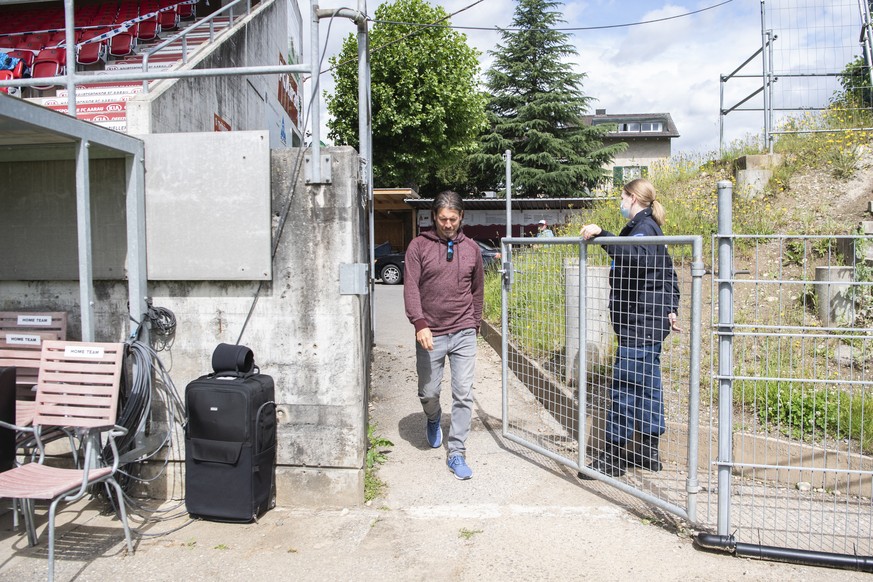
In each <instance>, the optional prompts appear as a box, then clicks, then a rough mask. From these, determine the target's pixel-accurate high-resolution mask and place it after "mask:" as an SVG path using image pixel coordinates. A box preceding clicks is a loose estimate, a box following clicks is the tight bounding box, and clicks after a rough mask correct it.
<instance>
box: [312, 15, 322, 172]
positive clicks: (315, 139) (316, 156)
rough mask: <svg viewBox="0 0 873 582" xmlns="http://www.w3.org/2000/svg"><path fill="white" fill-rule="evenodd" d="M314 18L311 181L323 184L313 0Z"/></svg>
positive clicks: (314, 23) (314, 25)
mask: <svg viewBox="0 0 873 582" xmlns="http://www.w3.org/2000/svg"><path fill="white" fill-rule="evenodd" d="M311 9H312V18H311V20H310V28H309V35H310V39H309V41H310V42H309V48H310V51H311V55H310V58H311V59H312V63H311V67H310V79H311V81H312V97H310V99H309V118H310V119H311V120H312V162H311V164H312V167H311V168H310V170H311V173H310V176H311V180H310V181H311V183H313V184H321V129H320V126H321V111H320V105H319V104H320V102H321V100H320V99H319V98H318V91H319V79H320V77H321V71H320V68H321V59H320V58H319V48H318V20H319V17H318V4H317V3H316V1H315V0H313V1H312V8H311Z"/></svg>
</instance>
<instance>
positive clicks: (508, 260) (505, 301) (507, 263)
mask: <svg viewBox="0 0 873 582" xmlns="http://www.w3.org/2000/svg"><path fill="white" fill-rule="evenodd" d="M503 157H504V159H505V160H506V238H510V237H512V194H511V193H512V152H511V151H509V150H506V152H505V153H504V154H503ZM510 248H511V246H510V245H509V244H506V243H501V249H500V251H501V254H502V256H503V286H502V289H501V292H500V297H501V300H502V304H501V305H502V308H501V310H500V331H501V333H500V338H501V339H500V355H501V360H502V363H501V372H502V376H503V380H502V382H501V384H502V386H503V408H502V414H503V435H504V436H506V435H507V434H509V309H508V305H509V289H510V288H511V286H512V257H511V256H510V250H509V249H510Z"/></svg>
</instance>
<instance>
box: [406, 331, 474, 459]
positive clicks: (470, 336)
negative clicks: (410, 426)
mask: <svg viewBox="0 0 873 582" xmlns="http://www.w3.org/2000/svg"><path fill="white" fill-rule="evenodd" d="M446 356H448V358H449V366H450V367H451V374H452V424H451V427H450V429H449V438H448V439H447V441H446V443H447V444H446V446H447V447H448V450H449V453H448V456H450V457H451V456H452V455H461V456H464V453H465V451H466V447H465V446H464V443H465V442H466V441H467V435H469V434H470V422H471V421H472V418H473V376H474V375H475V371H476V330H475V329H464V330H461V331H459V332H455V333H450V334H448V335H440V336H435V337H434V338H433V350H431V351H427V350H425V349H424V348H422V347H421V346H420V345H419V344H418V342H416V343H415V367H416V370H417V371H418V398H419V400H421V407H422V408H423V409H424V414H425V416H427V419H428V420H431V421H433V420H436V419H438V418H440V415H441V414H442V408H441V407H440V388H441V384H442V381H443V369H444V368H445V364H446Z"/></svg>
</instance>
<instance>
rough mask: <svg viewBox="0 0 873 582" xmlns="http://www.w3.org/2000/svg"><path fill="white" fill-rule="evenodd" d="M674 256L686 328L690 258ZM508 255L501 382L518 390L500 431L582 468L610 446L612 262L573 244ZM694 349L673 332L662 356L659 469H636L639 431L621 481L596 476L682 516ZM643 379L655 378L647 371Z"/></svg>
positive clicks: (522, 244) (508, 396)
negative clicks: (509, 275)
mask: <svg viewBox="0 0 873 582" xmlns="http://www.w3.org/2000/svg"><path fill="white" fill-rule="evenodd" d="M625 238H626V237H625ZM644 238H646V239H651V238H654V237H644ZM639 240H642V239H639ZM507 241H508V242H507ZM650 242H651V244H655V243H654V242H653V241H650ZM659 244H661V245H662V246H663V244H664V243H663V242H661V243H659ZM670 253H671V255H672V256H673V259H674V261H675V270H676V273H677V277H678V279H677V283H678V290H679V296H680V303H679V309H678V310H679V314H680V318H683V317H684V318H685V319H684V324H685V329H686V330H687V329H688V328H689V323H688V321H689V317H690V315H689V314H690V313H691V308H690V306H691V303H692V297H691V295H692V293H691V289H692V285H691V275H690V268H689V265H690V259H689V257H690V255H691V253H690V252H689V249H688V247H687V246H682V245H677V246H676V247H675V248H673V247H672V246H671V247H670ZM504 256H506V257H507V258H509V260H510V264H511V270H512V281H511V285H509V286H508V287H507V288H506V289H505V291H504V301H503V329H504V334H503V340H504V350H505V356H506V357H505V358H504V362H503V364H504V378H505V379H506V380H507V382H509V383H512V384H514V385H516V386H517V387H518V388H520V389H518V390H505V391H504V432H505V434H506V436H507V437H508V438H510V439H512V440H514V441H516V442H519V443H521V444H523V445H525V446H529V447H530V448H532V449H534V450H536V451H538V452H540V453H542V454H545V455H547V456H549V457H551V458H553V459H555V460H557V461H558V462H561V463H563V464H565V465H567V466H570V467H572V468H573V469H575V470H580V468H582V467H585V466H588V465H590V464H591V463H592V462H593V461H595V460H596V459H597V458H598V456H599V454H600V453H601V452H602V451H604V450H605V448H606V444H607V443H606V440H605V439H606V437H605V434H606V425H607V419H608V416H609V414H610V411H611V410H612V400H613V397H614V396H615V393H614V392H613V390H612V388H613V375H614V374H613V368H614V363H615V357H616V347H617V340H616V335H615V332H614V329H613V322H612V321H611V317H610V310H609V304H610V293H611V285H610V276H609V274H610V269H611V260H610V259H609V257H608V256H607V254H606V253H605V252H604V250H603V249H602V248H601V247H600V245H598V244H594V243H587V244H586V243H585V242H583V241H581V240H575V239H572V240H571V239H546V240H544V239H506V240H505V241H504ZM698 302H699V298H698ZM651 307H653V308H654V307H655V306H651ZM580 314H581V315H582V316H580ZM690 345H691V342H690V341H689V334H688V333H687V332H686V333H671V334H670V335H669V336H667V338H666V339H665V340H664V341H663V343H662V350H661V353H660V356H659V363H660V372H661V392H662V395H663V398H662V401H663V417H664V419H665V427H666V432H664V434H663V435H662V436H660V444H659V451H660V458H661V461H662V463H663V468H662V469H661V470H659V471H653V470H651V468H652V467H649V469H644V468H641V467H638V466H635V461H636V460H637V455H638V453H639V446H640V440H641V437H640V434H639V431H637V432H636V433H635V436H631V438H630V439H628V440H627V442H625V443H624V446H623V447H622V451H621V457H622V459H623V461H622V462H623V463H624V464H625V465H626V472H625V473H624V474H623V475H621V476H616V478H614V479H612V478H609V477H608V476H604V475H602V474H596V475H591V476H593V477H595V478H601V479H603V480H607V481H608V482H610V483H611V484H613V485H615V486H616V487H618V488H619V489H622V490H624V491H625V492H628V493H631V494H633V495H636V496H638V497H641V498H643V499H645V500H647V501H650V502H652V503H654V504H656V505H658V506H660V507H662V508H664V509H667V510H668V511H672V512H674V513H676V514H678V515H680V516H683V517H687V508H688V499H687V496H688V494H687V492H686V489H687V485H688V480H689V473H688V457H689V454H688V451H689V445H688V443H689V440H690V438H691V437H692V436H693V438H694V439H695V443H696V439H697V436H698V429H697V427H696V426H695V427H694V429H693V435H692V430H691V429H690V428H689V385H690V382H689V378H690V356H691V348H690ZM641 373H649V374H651V373H652V370H651V367H650V368H649V369H648V370H647V371H646V372H641ZM582 380H584V381H582ZM633 406H634V405H633V404H632V405H631V407H633ZM638 408H639V407H638V406H637V408H636V409H634V412H633V413H630V416H633V415H635V416H636V425H637V428H640V427H641V426H642V424H643V421H642V417H643V416H644V415H643V413H642V411H640V410H639V409H638ZM580 411H581V412H582V414H580ZM633 423H634V420H631V424H633ZM631 432H634V431H633V427H631ZM580 443H581V444H580ZM694 450H696V448H695V449H694ZM695 462H696V458H695ZM587 473H592V472H591V471H587ZM695 476H696V475H695Z"/></svg>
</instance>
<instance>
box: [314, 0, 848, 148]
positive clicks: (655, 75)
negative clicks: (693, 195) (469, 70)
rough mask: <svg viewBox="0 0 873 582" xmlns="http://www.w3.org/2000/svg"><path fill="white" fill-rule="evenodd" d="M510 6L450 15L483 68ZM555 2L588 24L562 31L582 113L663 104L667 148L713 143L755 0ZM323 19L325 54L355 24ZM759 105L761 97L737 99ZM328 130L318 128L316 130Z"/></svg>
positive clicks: (757, 40) (746, 83)
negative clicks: (588, 105) (570, 48)
mask: <svg viewBox="0 0 873 582" xmlns="http://www.w3.org/2000/svg"><path fill="white" fill-rule="evenodd" d="M299 1H300V2H301V12H302V13H303V15H304V36H305V37H306V39H307V40H306V41H305V44H304V50H308V47H309V44H308V42H309V41H308V36H309V32H308V27H309V24H308V22H309V21H308V18H309V16H308V15H309V5H308V3H306V0H299ZM474 2H476V0H444V1H443V2H441V4H442V6H443V7H444V8H445V9H446V11H447V12H449V13H454V12H456V11H459V10H461V9H463V8H465V7H467V6H470V5H471V4H473V3H474ZM431 3H435V4H436V3H437V2H433V1H432V2H431ZM788 4H789V3H788V2H787V1H786V0H781V1H780V2H776V1H775V0H774V2H772V3H771V6H772V7H773V8H774V12H775V8H776V7H778V6H780V5H782V6H786V5H788ZM790 4H791V5H792V6H797V5H801V6H803V5H816V6H817V7H818V8H819V9H821V8H822V7H825V8H826V9H828V10H831V11H840V12H843V13H848V12H850V11H852V10H854V14H857V10H858V8H857V0H815V1H813V0H791V2H790ZM377 5H378V3H374V2H372V0H371V1H370V2H369V3H368V6H367V11H368V13H369V15H370V16H371V17H372V16H373V14H374V12H375V9H376V6H377ZM319 6H320V7H321V8H334V7H341V6H346V7H353V8H356V7H357V4H356V3H354V0H348V1H347V2H345V3H343V2H341V1H340V0H323V1H322V2H320V4H319ZM515 6H516V4H515V2H514V1H513V0H482V1H481V2H479V3H478V4H476V5H475V6H473V7H472V8H469V9H468V10H464V11H463V12H460V13H459V14H457V15H456V16H454V17H453V18H452V19H451V23H452V25H454V26H457V27H482V28H484V29H486V30H461V32H463V33H464V34H466V35H467V40H468V42H469V44H470V45H471V46H474V47H475V48H477V49H478V50H479V51H480V52H481V53H482V56H481V58H480V60H481V63H482V70H483V71H484V70H485V69H487V68H488V67H489V66H490V64H491V57H490V55H489V54H488V51H489V50H493V49H494V47H495V45H496V43H497V42H499V36H498V34H497V32H496V31H495V30H494V27H510V26H511V22H512V16H513V13H514V11H515ZM562 10H563V17H564V20H566V24H565V25H561V28H581V27H584V28H587V29H588V30H578V31H567V33H568V34H569V35H570V38H571V42H573V43H574V44H575V46H576V48H577V51H578V53H579V54H578V57H577V59H576V60H575V65H576V70H577V71H578V72H582V73H585V74H586V75H587V78H586V80H585V81H584V84H583V90H584V92H585V94H586V95H588V96H590V97H593V98H594V99H595V100H594V101H593V102H592V110H591V111H590V112H589V113H594V111H593V110H594V109H606V110H607V111H608V112H609V113H670V114H671V115H672V117H673V120H674V121H675V123H676V126H677V128H678V130H679V133H680V135H681V137H680V138H678V139H676V140H674V142H673V153H674V154H676V153H679V152H682V153H692V152H700V153H703V152H708V151H713V150H717V149H718V145H719V92H720V83H719V78H720V75H723V74H728V73H731V72H732V71H734V70H735V69H736V68H737V67H739V66H740V65H741V64H742V63H743V62H744V61H745V60H746V59H748V58H749V57H751V56H752V55H753V54H754V53H755V52H756V51H757V50H758V49H759V48H760V47H761V3H760V1H759V0H728V1H727V2H726V1H725V0H698V1H694V0H690V1H684V2H660V1H657V0H655V1H642V0H591V1H582V0H571V1H568V2H565V3H564V4H563V6H562ZM793 12H799V10H793ZM812 14H813V16H812V18H813V20H815V19H818V20H820V19H821V18H822V16H821V15H820V14H818V15H816V13H815V11H813V12H812ZM670 17H675V18H670ZM664 19H667V20H664ZM646 21H656V22H650V23H645V22H646ZM322 22H325V21H322ZM633 23H644V24H637V25H633ZM622 25H627V26H622ZM596 27H600V28H596ZM326 28H327V27H326V25H325V24H322V26H321V46H322V47H324V46H325V41H326V47H327V55H328V56H331V55H333V54H336V53H337V52H338V51H339V47H340V44H341V41H342V38H343V37H345V36H347V35H348V34H349V33H350V32H353V31H354V27H353V25H352V24H351V23H350V22H349V21H343V22H340V21H339V20H336V21H335V22H334V23H333V26H332V30H331V33H330V38H327V39H326ZM853 34H854V33H853ZM798 36H801V35H798ZM855 38H857V37H855ZM848 50H850V51H851V50H854V49H853V48H852V49H848ZM851 56H852V55H851V54H849V55H848V57H844V56H840V57H839V58H851ZM304 60H305V61H306V60H307V59H304ZM325 62H326V61H325ZM325 66H326V65H325ZM838 66H840V65H838ZM761 70H762V64H761V60H760V58H757V59H755V60H754V61H752V62H751V63H749V65H747V67H746V68H744V69H743V71H742V72H743V73H746V74H758V75H760V73H761ZM321 83H322V88H323V89H326V90H331V89H332V87H333V81H332V78H331V75H330V74H325V75H322V78H321ZM758 86H760V79H758V80H757V81H753V80H742V79H740V80H734V81H731V82H729V83H728V84H727V85H726V91H725V105H726V106H728V107H729V106H732V105H734V104H736V103H737V102H738V101H740V100H741V99H743V98H745V97H746V96H747V95H749V94H750V93H751V92H753V91H754V90H755V88H756V87H758ZM305 90H306V93H305V94H306V96H307V97H306V100H307V104H308V99H309V95H310V94H311V88H310V87H309V86H308V84H307V86H306V87H305ZM828 92H831V89H828ZM828 94H829V93H828ZM820 99H821V98H820ZM825 99H826V97H825ZM760 106H761V100H760V97H759V98H756V99H753V100H751V101H750V102H749V103H747V104H746V105H744V107H760ZM322 111H324V112H323V113H322V123H321V125H322V127H324V123H325V121H326V119H327V113H326V110H324V109H323V104H322ZM762 126H763V113H760V112H754V113H752V112H746V113H744V112H736V113H732V114H731V115H728V116H727V117H726V119H725V138H726V142H730V141H732V140H734V139H741V138H743V137H744V136H746V135H749V134H760V132H761V127H762ZM325 135H326V130H324V129H323V130H322V140H325Z"/></svg>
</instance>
